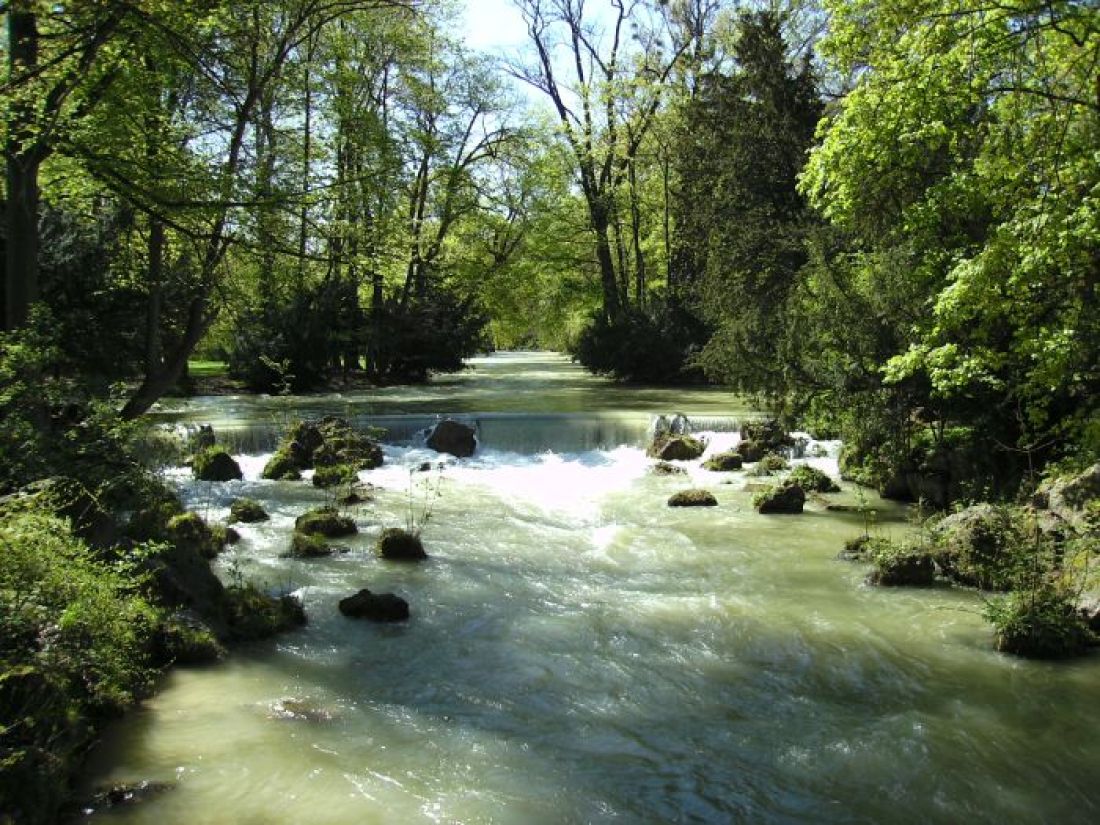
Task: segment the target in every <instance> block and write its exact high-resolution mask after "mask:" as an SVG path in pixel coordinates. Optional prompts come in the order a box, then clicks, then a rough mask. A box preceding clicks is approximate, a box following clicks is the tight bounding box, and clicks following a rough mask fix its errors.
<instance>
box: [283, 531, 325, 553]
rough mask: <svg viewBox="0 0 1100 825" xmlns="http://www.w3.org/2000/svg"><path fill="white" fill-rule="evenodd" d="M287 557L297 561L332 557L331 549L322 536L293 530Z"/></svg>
mask: <svg viewBox="0 0 1100 825" xmlns="http://www.w3.org/2000/svg"><path fill="white" fill-rule="evenodd" d="M287 555H288V556H291V557H293V558H298V559H314V558H318V557H320V556H329V555H332V548H331V547H329V545H328V544H327V543H326V542H325V539H324V537H323V536H320V535H317V534H315V533H303V532H302V531H301V530H295V531H294V534H293V535H292V536H291V537H290V551H289V552H288V553H287Z"/></svg>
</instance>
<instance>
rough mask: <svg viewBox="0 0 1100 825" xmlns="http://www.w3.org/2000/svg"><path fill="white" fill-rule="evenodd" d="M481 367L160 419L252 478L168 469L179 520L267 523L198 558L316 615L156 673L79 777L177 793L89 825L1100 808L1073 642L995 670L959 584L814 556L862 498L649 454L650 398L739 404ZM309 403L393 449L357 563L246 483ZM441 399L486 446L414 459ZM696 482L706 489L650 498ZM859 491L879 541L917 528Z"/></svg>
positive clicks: (522, 369) (1085, 813)
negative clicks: (308, 556) (154, 689)
mask: <svg viewBox="0 0 1100 825" xmlns="http://www.w3.org/2000/svg"><path fill="white" fill-rule="evenodd" d="M474 367H475V368H474V369H473V370H472V371H470V372H467V373H465V374H462V375H460V376H456V377H453V378H450V379H448V380H446V381H443V382H439V383H437V384H435V385H433V386H431V387H428V388H416V389H408V388H399V389H392V390H385V391H381V392H374V393H371V394H369V396H348V397H342V396H329V397H323V398H313V399H274V398H273V399H263V398H260V399H252V398H249V399H244V398H226V399H223V398H210V399H195V400H193V401H191V402H188V403H186V404H183V405H180V406H179V407H178V408H176V409H173V410H170V411H168V412H167V413H166V414H165V415H166V417H167V418H169V419H171V420H176V421H180V422H200V421H203V422H206V421H208V422H212V423H213V424H214V426H215V429H216V430H217V431H218V432H219V433H220V434H221V435H222V436H223V437H224V438H225V439H226V440H227V441H228V442H229V443H230V444H231V445H233V447H232V448H233V449H234V451H235V452H237V453H238V457H239V458H240V460H241V463H242V466H243V468H244V470H245V479H244V481H241V482H231V483H228V484H209V483H196V482H193V481H191V480H190V479H189V478H188V474H187V473H186V472H178V473H175V474H172V475H171V478H172V479H173V480H174V481H175V483H177V484H178V485H179V487H180V489H181V492H182V494H183V495H184V497H185V499H186V500H187V502H188V504H189V505H190V506H192V507H194V508H196V509H199V510H200V511H202V512H205V513H206V514H207V515H208V516H210V517H212V518H214V519H218V518H224V516H225V515H226V514H227V512H228V510H227V508H228V504H229V502H230V500H231V499H232V498H233V497H236V496H239V495H247V496H250V497H253V498H256V499H258V500H259V501H261V502H262V503H263V504H264V505H265V507H266V508H267V509H268V510H269V512H271V513H272V515H273V518H272V520H271V521H270V522H267V523H264V524H261V525H255V526H249V525H244V526H243V527H242V528H241V533H242V534H243V541H242V543H241V544H240V545H238V546H237V548H236V549H234V550H231V551H230V552H229V553H228V554H226V555H225V556H223V557H222V558H221V559H219V561H218V562H217V563H216V564H217V567H218V569H219V572H220V573H221V574H222V575H224V576H226V577H228V576H230V575H233V573H234V571H236V570H239V571H242V572H243V573H244V574H245V575H246V576H249V577H255V578H258V579H261V580H264V581H266V582H267V583H268V584H269V585H271V586H272V587H279V588H290V589H294V590H296V591H298V592H299V593H300V594H301V596H302V597H303V599H304V602H305V605H306V609H307V612H308V614H309V617H310V622H309V625H308V626H307V627H306V628H304V629H302V630H301V631H297V632H294V633H290V634H288V635H285V636H283V637H280V638H278V639H276V640H273V641H270V642H266V643H262V644H256V645H254V646H252V647H249V648H246V649H244V650H237V651H235V652H234V653H233V655H232V657H231V658H230V659H229V660H228V661H227V662H226V663H223V664H220V665H217V666H211V667H202V668H189V669H184V668H177V669H175V670H173V671H172V672H171V673H170V674H169V675H168V676H167V677H166V678H165V679H164V682H163V685H162V686H161V690H160V692H159V693H158V694H157V695H156V696H155V697H154V698H152V699H151V700H149V701H148V702H147V703H146V704H145V705H144V707H143V708H141V709H140V710H138V711H137V712H135V713H132V714H131V715H129V716H128V717H127V718H126V719H124V720H123V721H122V722H121V723H120V724H118V726H117V727H116V728H114V729H113V730H112V731H111V733H110V735H109V736H108V737H107V738H106V739H105V741H104V742H103V744H102V745H101V746H100V748H99V749H98V750H97V752H96V753H95V754H94V755H93V759H92V763H91V767H90V770H89V776H88V778H87V785H88V786H89V787H91V786H94V785H99V784H104V783H111V782H120V781H136V780H140V779H149V780H160V781H168V782H172V783H175V787H174V789H172V790H170V791H167V792H165V793H163V794H161V795H160V796H157V797H155V798H153V799H151V800H149V801H146V802H143V803H141V804H138V805H134V806H132V807H130V808H119V809H116V810H114V811H110V812H105V813H101V814H97V815H95V816H93V817H91V821H92V822H103V823H113V822H126V823H155V824H156V825H174V823H187V825H197V824H198V823H257V825H259V823H356V825H360V823H417V822H448V823H450V822H463V823H465V822H470V823H482V822H498V823H544V822H545V823H557V822H561V823H574V822H611V821H617V822H738V821H742V822H920V823H929V822H945V823H947V822H997V823H1017V822H1020V823H1029V822H1036V823H1038V822H1051V823H1066V822H1095V821H1100V714H1098V709H1100V678H1098V677H1100V662H1098V661H1097V659H1096V657H1091V658H1088V659H1085V660H1082V661H1079V662H1075V663H1068V664H1066V663H1062V664H1043V663H1031V662H1023V661H1019V660H1016V659H1012V658H1009V657H1005V656H1001V655H998V654H996V653H994V652H992V651H991V649H990V633H989V630H988V627H987V625H986V624H985V623H984V621H983V620H982V618H981V617H980V614H979V611H980V607H981V602H980V599H979V597H978V596H977V595H976V594H973V593H970V592H965V591H956V590H950V589H933V590H904V589H898V590H890V589H876V588H870V587H867V586H865V585H864V584H863V583H862V580H863V576H864V575H865V572H866V570H865V568H863V567H862V566H860V565H855V564H850V563H845V562H840V561H836V560H835V556H836V553H837V551H838V550H839V549H840V547H841V545H842V543H843V541H844V539H845V538H848V537H851V536H853V535H856V534H857V533H858V532H860V531H861V530H862V528H863V522H862V518H863V517H862V516H860V515H858V514H842V513H832V512H826V511H825V510H824V507H823V506H822V504H821V503H819V502H816V503H815V502H811V503H810V505H809V506H808V507H807V511H806V512H805V513H804V514H803V515H801V516H760V515H758V514H756V513H755V512H754V511H753V509H752V506H751V498H752V493H751V492H750V491H747V490H745V489H744V488H745V486H746V484H747V483H748V481H749V480H748V479H747V478H746V477H745V476H744V474H743V473H732V474H712V473H708V472H706V471H703V470H700V469H698V468H697V467H693V468H691V470H690V475H689V476H686V477H685V476H680V477H676V476H673V477H657V476H653V475H651V474H649V473H648V472H647V467H648V465H649V464H651V463H652V462H650V461H649V460H647V459H646V458H645V456H644V453H643V451H642V445H643V443H644V439H645V431H646V428H647V426H648V425H649V423H650V421H651V419H652V417H653V415H654V414H656V413H671V412H684V413H686V414H688V415H689V417H691V418H692V420H693V421H694V422H695V423H696V425H697V427H698V428H701V429H704V430H710V431H712V433H711V435H710V447H709V449H710V450H711V451H714V450H718V449H721V448H722V447H723V446H728V445H730V444H731V443H733V442H735V441H736V435H734V434H733V433H732V431H734V430H735V429H736V424H737V422H738V421H740V420H742V419H743V418H745V417H746V416H748V415H751V414H752V413H751V410H749V409H747V408H745V407H744V405H742V404H739V402H738V400H737V399H736V398H735V397H732V396H729V395H727V394H725V393H722V392H715V391H692V390H688V391H682V390H675V391H672V390H646V389H627V388H619V387H614V386H612V385H610V384H608V383H606V382H603V381H600V380H598V379H594V378H590V377H587V376H585V375H584V374H583V373H581V372H580V371H579V370H578V369H577V368H575V367H573V366H571V365H569V364H568V363H567V362H566V361H564V360H563V359H561V358H559V357H556V356H547V355H539V354H526V355H516V354H513V355H498V356H493V357H491V358H487V359H478V360H476V361H475V362H474ZM320 412H336V413H339V414H342V415H346V416H349V417H350V418H352V419H353V420H354V421H356V422H357V423H358V424H363V425H366V424H372V425H378V426H385V427H387V428H388V429H389V430H390V434H389V435H388V436H387V437H386V441H387V442H389V443H388V444H387V447H386V464H385V466H383V467H382V468H380V469H378V470H375V471H371V472H369V473H363V474H362V477H363V478H364V479H365V480H367V481H369V482H370V483H371V484H373V485H375V486H376V488H377V489H376V490H375V500H374V501H373V502H371V503H369V504H367V505H364V506H362V507H360V508H359V509H357V510H355V511H354V512H353V515H354V516H355V517H356V520H357V522H358V524H359V526H360V530H361V532H360V534H359V535H358V536H356V537H354V538H352V539H351V540H345V541H344V543H345V544H346V545H347V548H348V552H346V553H342V554H340V555H335V556H332V557H330V558H327V559H319V560H291V559H284V558H281V557H280V553H281V552H282V551H283V550H284V549H285V548H286V547H287V546H288V543H289V537H290V532H291V529H292V525H293V520H294V517H295V516H296V515H298V514H299V513H301V512H302V511H304V510H305V509H307V508H308V507H312V506H316V505H318V504H320V503H323V501H324V499H325V496H324V494H323V493H321V492H320V491H316V490H314V489H313V488H312V487H311V486H310V485H309V484H308V483H305V482H297V483H290V482H267V481H261V480H259V473H260V470H261V468H262V467H263V464H264V462H265V460H266V457H267V456H266V453H269V452H270V450H271V445H272V444H273V443H274V439H275V435H276V429H277V427H278V425H279V423H280V422H282V421H285V420H286V419H287V418H288V417H290V416H292V415H296V414H305V415H312V414H316V413H320ZM441 413H449V414H455V415H457V416H459V417H464V418H466V419H467V420H470V421H472V422H474V423H476V424H477V425H478V426H479V431H480V437H481V447H480V448H479V451H478V454H477V455H476V456H475V457H474V458H472V459H467V460H463V461H449V462H447V463H446V466H445V468H444V469H443V470H442V471H433V472H431V473H425V474H421V473H411V472H410V470H411V469H413V468H416V467H418V466H419V465H420V464H421V463H422V462H424V461H429V460H430V461H433V462H436V461H438V458H439V457H438V456H436V455H435V454H434V453H431V452H430V451H428V450H426V449H425V448H424V447H422V446H418V441H417V438H416V436H415V435H414V433H415V431H416V430H417V429H419V428H421V427H423V426H425V425H426V423H430V421H431V420H432V419H433V418H434V417H435V416H436V415H437V414H441ZM825 447H826V452H830V451H831V452H832V454H833V455H835V445H825ZM817 452H818V454H820V451H817ZM809 460H810V461H812V462H813V463H815V464H817V465H818V466H820V467H823V468H827V469H832V470H834V472H835V459H833V458H830V457H828V456H825V457H817V458H813V459H809ZM410 481H412V496H411V499H412V509H413V511H414V512H413V516H414V517H415V518H417V519H418V520H419V519H420V518H421V517H422V514H423V510H424V508H426V507H429V506H430V507H431V508H432V512H431V517H430V519H429V520H428V521H427V523H426V524H425V525H424V528H423V538H424V543H425V545H426V547H427V549H428V552H429V553H430V554H431V558H430V560H429V561H428V562H426V563H424V564H422V565H419V566H402V565H395V564H392V563H387V562H384V561H381V560H379V559H377V558H375V557H374V556H373V554H372V552H371V545H372V542H373V540H374V539H375V537H376V536H377V535H378V533H379V532H380V530H381V529H382V528H383V527H384V526H402V525H404V524H405V521H406V519H407V517H408V512H409V503H410V493H409V490H410ZM687 486H706V487H707V488H709V489H710V490H712V491H713V492H714V493H715V495H716V497H717V499H718V502H719V506H718V507H714V508H695V509H693V508H687V509H671V508H668V507H667V506H666V505H665V501H666V499H667V498H668V496H669V495H670V494H671V493H673V492H675V491H676V490H678V489H682V488H684V487H687ZM436 490H438V495H435V494H434V493H435V491H436ZM857 495H858V494H857V492H856V491H855V490H853V489H851V488H848V487H846V489H845V491H844V492H843V493H841V494H838V495H837V496H834V497H832V498H834V499H835V500H837V501H841V502H848V503H854V502H856V501H857V500H858V499H857ZM871 504H872V505H873V506H874V507H875V509H876V512H877V528H876V529H879V530H882V531H884V532H887V533H889V532H901V531H904V530H906V529H909V528H908V527H907V526H906V523H905V521H904V516H905V514H904V511H902V510H900V509H899V508H896V507H892V506H890V505H888V504H887V503H885V502H881V501H879V500H878V499H877V498H876V499H875V500H874V501H873V502H871ZM361 587H369V588H370V589H371V590H373V591H375V592H386V591H393V592H395V593H398V594H399V595H401V596H403V597H405V598H406V599H407V600H408V601H409V603H410V605H411V610H412V618H411V620H410V621H409V622H408V623H407V624H405V625H401V626H392V625H390V626H380V625H374V624H369V623H366V622H357V621H353V620H349V619H346V618H344V617H342V616H341V615H340V614H339V613H338V612H337V610H336V602H337V601H338V600H339V599H340V598H342V597H344V596H346V595H349V594H351V593H353V592H355V591H356V590H358V589H359V588H361Z"/></svg>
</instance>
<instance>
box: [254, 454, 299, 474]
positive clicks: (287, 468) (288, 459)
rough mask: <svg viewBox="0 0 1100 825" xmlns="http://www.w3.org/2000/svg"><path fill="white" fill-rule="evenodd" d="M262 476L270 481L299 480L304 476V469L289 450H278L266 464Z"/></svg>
mask: <svg viewBox="0 0 1100 825" xmlns="http://www.w3.org/2000/svg"><path fill="white" fill-rule="evenodd" d="M261 476H262V477H263V478H266V479H267V480H269V481H297V480H298V479H300V478H301V477H302V471H301V470H300V469H299V467H298V464H297V463H296V462H295V460H294V457H293V456H292V455H291V454H290V453H289V452H288V451H286V450H276V451H275V454H274V455H273V456H271V458H270V459H268V462H267V464H265V465H264V471H263V473H261Z"/></svg>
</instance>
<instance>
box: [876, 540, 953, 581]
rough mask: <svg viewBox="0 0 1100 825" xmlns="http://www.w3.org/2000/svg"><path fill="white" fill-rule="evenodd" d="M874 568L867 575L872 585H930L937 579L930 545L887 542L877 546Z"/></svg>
mask: <svg viewBox="0 0 1100 825" xmlns="http://www.w3.org/2000/svg"><path fill="white" fill-rule="evenodd" d="M872 561H873V563H874V565H875V567H874V569H873V570H872V571H871V572H870V574H869V575H868V576H867V582H868V584H877V585H881V586H883V587H927V586H929V585H931V584H932V583H933V582H934V581H935V578H936V567H935V564H933V562H932V554H931V552H930V551H929V550H928V548H926V547H921V546H919V545H913V544H895V543H894V542H886V543H885V544H880V545H878V546H876V548H875V553H874V555H873V557H872Z"/></svg>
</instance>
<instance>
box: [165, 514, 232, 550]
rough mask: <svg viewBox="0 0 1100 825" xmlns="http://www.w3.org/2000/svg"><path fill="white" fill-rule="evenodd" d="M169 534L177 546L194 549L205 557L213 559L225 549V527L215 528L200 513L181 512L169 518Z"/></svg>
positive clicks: (169, 537) (170, 539)
mask: <svg viewBox="0 0 1100 825" xmlns="http://www.w3.org/2000/svg"><path fill="white" fill-rule="evenodd" d="M167 536H168V539H169V541H171V542H172V543H173V544H175V545H176V546H177V547H180V548H186V549H188V550H193V551H194V552H196V553H198V554H199V555H200V556H202V557H203V558H204V559H213V558H216V557H217V556H218V554H219V553H221V552H222V551H223V550H225V544H226V533H225V528H224V527H222V528H220V529H218V528H213V527H211V526H210V525H208V524H207V523H206V522H205V521H204V520H203V518H202V516H200V515H199V514H198V513H192V512H187V513H181V514H179V515H178V516H172V518H171V519H169V520H168V531H167Z"/></svg>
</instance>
